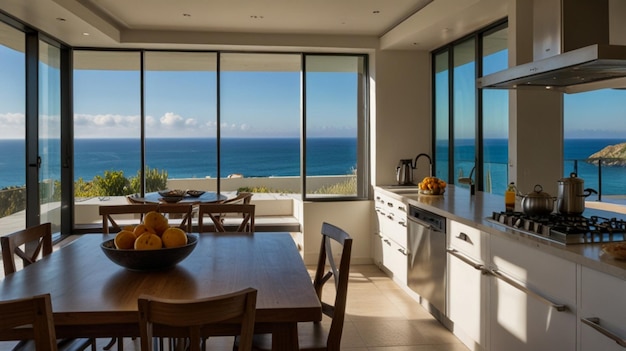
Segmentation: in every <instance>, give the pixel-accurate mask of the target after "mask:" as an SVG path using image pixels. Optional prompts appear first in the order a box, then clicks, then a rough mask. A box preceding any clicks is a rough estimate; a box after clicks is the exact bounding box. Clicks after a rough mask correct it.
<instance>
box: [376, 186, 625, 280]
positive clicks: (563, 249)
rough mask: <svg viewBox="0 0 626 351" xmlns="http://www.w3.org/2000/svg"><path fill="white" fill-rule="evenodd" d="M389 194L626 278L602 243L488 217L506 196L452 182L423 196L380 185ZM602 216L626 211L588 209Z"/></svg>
mask: <svg viewBox="0 0 626 351" xmlns="http://www.w3.org/2000/svg"><path fill="white" fill-rule="evenodd" d="M377 188H378V189H380V190H384V191H385V192H386V193H387V194H388V195H389V196H391V197H394V198H396V199H398V200H401V201H404V202H406V203H408V204H411V205H414V206H417V207H420V208H423V209H425V210H428V211H431V212H433V213H436V214H439V215H442V216H445V217H447V218H449V219H451V220H454V221H457V222H460V223H463V224H467V225H470V226H472V227H475V228H478V229H479V230H482V231H484V232H486V233H489V234H491V235H498V236H501V237H505V238H508V239H510V240H514V241H517V242H520V243H522V244H525V245H528V246H531V247H535V248H537V249H538V250H542V251H543V252H547V253H550V254H553V255H555V256H558V257H561V258H564V259H567V260H569V261H573V262H575V263H578V264H581V265H584V266H587V267H589V268H592V269H595V270H598V271H601V272H604V273H607V274H610V275H613V276H617V277H619V278H622V279H624V280H626V261H623V260H616V259H614V258H612V257H610V256H608V255H606V254H604V253H603V252H602V249H601V245H602V244H600V243H598V244H569V245H564V244H559V243H554V242H550V241H546V240H543V239H541V238H536V237H534V236H532V235H529V234H524V233H520V232H518V231H514V230H511V229H507V228H506V227H505V226H503V225H499V224H497V223H493V222H490V221H488V220H487V218H488V217H491V216H492V214H493V212H501V211H503V210H504V197H503V196H501V195H494V194H490V193H484V192H480V191H477V192H476V194H475V195H472V196H470V192H469V189H466V188H455V187H454V186H453V185H448V187H447V188H446V192H445V194H444V195H443V196H423V195H419V194H418V193H417V187H416V186H412V187H407V186H405V187H402V186H378V187H377ZM592 215H598V216H602V217H608V218H612V217H616V218H621V219H626V214H623V213H618V212H610V211H603V210H598V209H592V208H586V209H585V212H584V213H583V216H586V217H587V216H592Z"/></svg>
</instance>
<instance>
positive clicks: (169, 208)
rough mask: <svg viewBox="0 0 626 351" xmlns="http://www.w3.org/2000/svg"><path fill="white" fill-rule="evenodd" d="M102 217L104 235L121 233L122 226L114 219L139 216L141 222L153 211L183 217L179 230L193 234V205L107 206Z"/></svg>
mask: <svg viewBox="0 0 626 351" xmlns="http://www.w3.org/2000/svg"><path fill="white" fill-rule="evenodd" d="M99 211H100V215H101V216H102V233H104V234H109V233H110V232H114V233H115V232H119V231H120V230H122V226H121V225H119V224H118V223H117V222H116V221H115V219H114V218H113V217H115V216H116V215H122V214H137V215H139V221H141V220H142V219H143V216H144V215H145V214H146V213H148V212H151V211H157V212H161V213H164V214H179V215H180V217H181V221H180V224H179V225H178V227H179V228H181V229H183V230H184V231H186V232H191V224H192V223H191V221H192V217H193V214H192V212H193V205H191V204H149V203H145V204H128V205H106V206H100V208H99Z"/></svg>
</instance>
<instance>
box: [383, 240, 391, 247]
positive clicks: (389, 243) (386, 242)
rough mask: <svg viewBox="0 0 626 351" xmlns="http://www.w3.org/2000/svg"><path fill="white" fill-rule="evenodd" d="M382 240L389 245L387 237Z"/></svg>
mask: <svg viewBox="0 0 626 351" xmlns="http://www.w3.org/2000/svg"><path fill="white" fill-rule="evenodd" d="M383 241H384V242H385V244H387V245H389V246H391V241H389V240H388V239H383Z"/></svg>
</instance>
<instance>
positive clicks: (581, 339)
mask: <svg viewBox="0 0 626 351" xmlns="http://www.w3.org/2000/svg"><path fill="white" fill-rule="evenodd" d="M375 198H376V211H377V213H378V215H379V216H378V219H379V228H380V230H379V233H377V236H375V237H374V243H373V246H372V247H373V248H374V250H375V252H374V253H373V257H374V260H376V261H377V263H379V265H381V266H382V267H383V268H384V269H385V270H387V271H389V272H390V274H392V276H393V277H394V280H396V282H398V283H399V284H400V285H402V284H403V281H406V279H404V280H403V274H406V273H405V272H406V269H407V268H406V266H404V267H402V263H401V260H402V257H401V256H400V255H399V254H398V252H400V253H402V251H403V250H402V247H403V246H402V244H403V242H402V241H401V240H400V243H397V241H396V240H394V235H395V237H398V235H397V233H396V234H391V233H390V232H391V231H392V229H393V227H392V228H391V229H390V228H389V226H387V227H385V225H383V222H384V221H386V220H387V219H394V220H395V221H396V222H397V224H398V225H397V226H396V228H401V227H402V224H403V223H407V221H406V219H403V218H401V217H400V216H399V215H398V213H401V212H402V211H405V213H408V212H409V211H408V210H409V208H410V207H411V206H415V207H418V208H421V209H425V210H427V211H430V212H432V213H435V214H438V215H440V216H444V217H446V218H447V221H448V226H447V227H448V230H447V253H448V259H447V287H446V298H447V304H446V307H445V311H435V312H440V313H441V314H443V315H444V316H445V318H439V316H437V315H436V314H434V315H435V316H436V317H438V319H440V321H442V323H443V324H444V325H446V326H447V327H448V328H450V329H451V330H452V331H453V332H454V333H455V335H457V336H458V337H459V339H461V340H462V341H463V342H464V343H465V344H466V345H467V346H468V347H469V348H470V349H472V350H502V349H507V350H539V349H541V350H544V349H559V350H613V349H615V350H619V349H623V348H622V347H621V346H620V343H622V344H623V343H625V342H624V338H625V337H626V317H625V316H626V304H624V296H626V261H621V260H616V259H614V258H612V257H610V256H608V255H606V254H604V253H603V252H602V249H601V246H602V244H601V243H585V244H567V245H565V244H562V243H557V242H553V241H548V240H545V239H544V238H539V237H537V236H535V235H531V234H528V233H524V232H520V231H518V230H515V229H509V228H507V227H505V226H504V225H503V224H500V223H497V222H494V221H491V220H489V218H492V217H493V214H494V212H496V213H498V212H502V211H504V198H503V196H498V195H493V194H488V193H483V192H477V193H476V194H475V195H470V192H469V190H468V189H464V188H455V187H454V186H449V187H448V189H447V190H446V192H445V194H444V195H443V196H421V195H419V194H417V189H416V188H415V187H413V188H412V189H411V188H408V187H397V186H389V187H385V186H380V187H376V188H375ZM394 211H395V213H394ZM381 214H383V215H382V216H381ZM583 215H584V216H601V217H606V218H613V217H616V218H618V219H624V218H626V216H624V214H621V213H614V212H608V211H601V210H597V209H590V208H587V209H586V210H585V212H584V213H583ZM405 216H406V215H405ZM406 227H407V226H406V225H404V230H405V231H406ZM397 230H402V229H397ZM378 238H380V241H381V242H382V244H378V243H377V241H378ZM386 243H390V244H387V246H390V245H399V247H400V249H397V250H389V251H387V252H385V251H384V250H385V247H386ZM381 247H382V251H381V252H378V253H377V252H376V250H378V249H379V248H381ZM404 248H405V251H407V252H408V254H407V255H406V256H410V250H411V249H410V248H408V247H407V246H406V245H405V246H404ZM394 255H395V256H394ZM393 257H396V258H395V259H394V258H393ZM396 268H398V269H396ZM402 268H403V269H404V270H402ZM403 288H405V290H408V289H406V286H403ZM420 299H421V298H420ZM422 304H423V305H424V303H423V302H422ZM607 333H608V334H609V335H610V337H608V336H606V335H605V334H607Z"/></svg>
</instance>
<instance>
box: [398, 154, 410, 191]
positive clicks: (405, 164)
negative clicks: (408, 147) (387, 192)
mask: <svg viewBox="0 0 626 351" xmlns="http://www.w3.org/2000/svg"><path fill="white" fill-rule="evenodd" d="M396 181H397V182H398V185H411V184H413V160H411V159H404V160H400V162H399V163H398V167H396Z"/></svg>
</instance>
